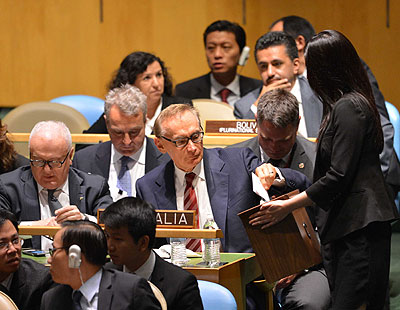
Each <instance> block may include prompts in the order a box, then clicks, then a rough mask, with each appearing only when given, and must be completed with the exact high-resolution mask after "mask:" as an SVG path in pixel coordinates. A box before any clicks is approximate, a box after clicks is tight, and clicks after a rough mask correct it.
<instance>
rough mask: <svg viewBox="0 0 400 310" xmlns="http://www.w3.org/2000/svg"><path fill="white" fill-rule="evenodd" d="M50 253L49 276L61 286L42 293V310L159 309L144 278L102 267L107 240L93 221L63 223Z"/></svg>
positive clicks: (105, 254)
mask: <svg viewBox="0 0 400 310" xmlns="http://www.w3.org/2000/svg"><path fill="white" fill-rule="evenodd" d="M50 255H51V256H50V258H49V259H48V262H49V264H50V273H51V276H52V277H53V280H54V281H55V282H57V283H60V284H63V285H59V286H57V287H54V288H52V289H50V290H49V291H47V292H46V293H45V294H44V295H43V298H42V306H41V309H42V310H46V309H51V310H53V309H61V310H62V309H68V310H69V309H73V307H75V308H74V309H161V308H160V304H159V302H158V301H157V299H156V297H155V296H154V295H153V292H152V290H151V288H150V286H149V284H148V283H147V281H146V280H144V279H142V278H140V277H138V276H136V275H132V274H129V273H123V272H119V271H117V270H106V269H103V268H102V266H103V264H104V263H105V261H106V256H107V239H106V236H105V234H104V232H103V230H102V229H101V227H100V226H98V225H97V224H95V223H93V222H89V221H74V222H70V221H67V222H63V223H62V229H61V230H59V231H58V232H57V233H56V235H55V236H54V243H53V248H52V249H51V250H50Z"/></svg>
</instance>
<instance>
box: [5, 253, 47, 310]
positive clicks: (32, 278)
mask: <svg viewBox="0 0 400 310" xmlns="http://www.w3.org/2000/svg"><path fill="white" fill-rule="evenodd" d="M52 285H54V283H53V280H52V279H51V275H50V272H49V268H47V267H45V266H44V265H42V264H39V263H37V262H35V261H33V260H32V259H24V258H22V259H21V263H20V265H19V268H18V270H17V271H16V272H14V274H13V278H12V281H11V286H10V290H9V291H8V290H7V289H5V287H0V290H1V291H3V292H4V293H6V294H7V295H8V296H10V298H11V299H12V300H13V301H14V302H15V304H16V305H17V307H18V309H19V310H39V309H40V301H41V300H42V295H43V293H44V292H46V291H47V290H48V289H49V288H50V287H51V286H52Z"/></svg>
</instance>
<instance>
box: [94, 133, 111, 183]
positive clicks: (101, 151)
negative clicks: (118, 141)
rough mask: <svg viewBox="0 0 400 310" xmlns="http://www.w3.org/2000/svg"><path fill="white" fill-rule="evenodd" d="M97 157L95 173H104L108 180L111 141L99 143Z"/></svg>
mask: <svg viewBox="0 0 400 310" xmlns="http://www.w3.org/2000/svg"><path fill="white" fill-rule="evenodd" d="M95 158H96V162H95V163H94V166H95V171H93V173H94V174H99V175H103V176H104V178H105V179H106V180H108V176H109V173H110V164H111V141H107V142H105V143H101V144H100V145H99V147H98V149H97V152H96V156H95Z"/></svg>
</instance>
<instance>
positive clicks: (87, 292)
mask: <svg viewBox="0 0 400 310" xmlns="http://www.w3.org/2000/svg"><path fill="white" fill-rule="evenodd" d="M102 275H103V269H102V268H100V269H99V270H98V271H97V272H96V273H95V274H94V275H93V276H92V277H91V278H90V279H88V280H86V282H85V283H83V285H82V286H81V287H80V288H79V291H81V293H82V295H83V296H84V297H85V299H86V300H87V301H88V302H89V304H92V301H93V298H94V297H95V296H96V294H98V293H99V288H100V281H101V277H102Z"/></svg>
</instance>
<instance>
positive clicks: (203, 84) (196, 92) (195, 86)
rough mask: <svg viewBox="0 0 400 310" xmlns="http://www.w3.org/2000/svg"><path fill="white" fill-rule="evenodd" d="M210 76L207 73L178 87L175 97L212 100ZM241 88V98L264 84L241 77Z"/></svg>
mask: <svg viewBox="0 0 400 310" xmlns="http://www.w3.org/2000/svg"><path fill="white" fill-rule="evenodd" d="M210 74H211V73H207V74H205V75H202V76H200V77H197V78H194V79H192V80H189V81H186V82H183V83H180V84H178V85H176V87H175V95H177V96H180V97H184V98H189V99H196V98H210V93H211V80H210ZM239 86H240V97H243V96H244V95H246V94H247V93H248V92H250V91H252V90H253V89H255V88H258V87H261V86H262V82H261V81H260V80H256V79H252V78H249V77H246V76H243V75H239Z"/></svg>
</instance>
